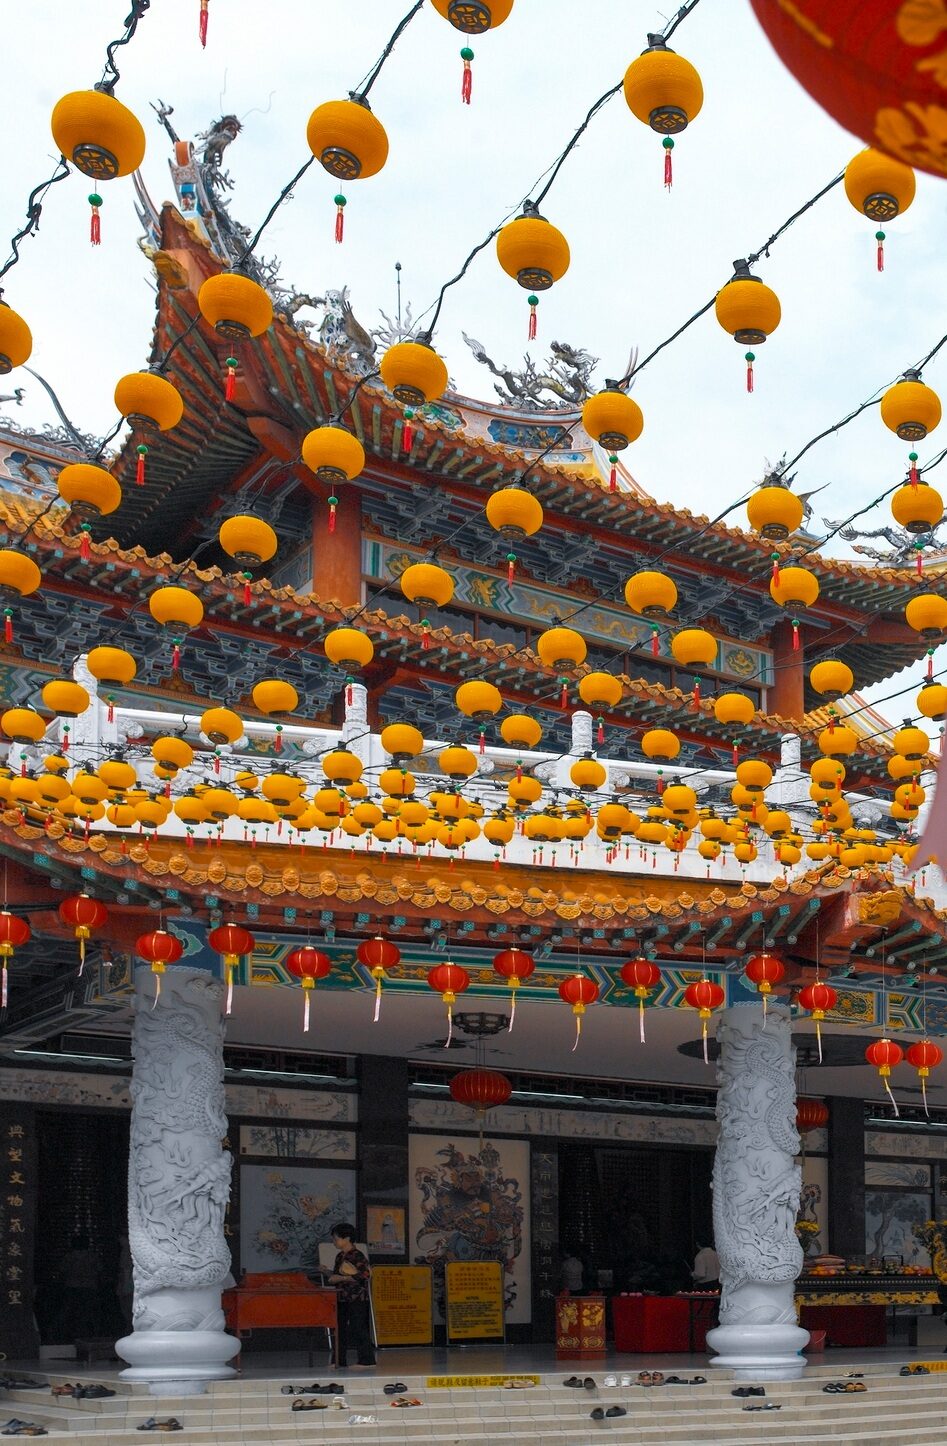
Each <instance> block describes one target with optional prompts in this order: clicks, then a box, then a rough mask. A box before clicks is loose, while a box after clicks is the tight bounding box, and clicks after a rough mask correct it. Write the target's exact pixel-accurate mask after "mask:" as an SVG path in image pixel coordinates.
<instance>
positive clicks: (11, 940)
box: [0, 909, 32, 1009]
mask: <svg viewBox="0 0 947 1446" xmlns="http://www.w3.org/2000/svg"><path fill="white" fill-rule="evenodd" d="M31 934H32V930H31V929H30V926H29V924H28V923H27V922H26V920H25V919H21V918H20V916H19V915H18V914H11V913H10V910H9V909H0V959H2V960H3V984H2V986H0V1008H3V1009H6V1007H7V966H8V964H9V962H10V960H11V959H12V958H13V951H14V949H18V948H19V947H20V945H21V944H25V943H26V941H27V939H29V938H30V936H31Z"/></svg>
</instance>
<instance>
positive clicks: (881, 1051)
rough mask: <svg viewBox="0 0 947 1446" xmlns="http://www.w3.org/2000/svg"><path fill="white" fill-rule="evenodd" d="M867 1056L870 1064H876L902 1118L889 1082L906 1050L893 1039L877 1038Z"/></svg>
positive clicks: (891, 1099)
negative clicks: (892, 1072)
mask: <svg viewBox="0 0 947 1446" xmlns="http://www.w3.org/2000/svg"><path fill="white" fill-rule="evenodd" d="M865 1058H866V1059H867V1061H868V1063H869V1064H872V1065H874V1067H875V1069H876V1070H877V1071H878V1073H879V1075H880V1076H881V1082H882V1084H883V1085H884V1087H885V1089H886V1090H887V1093H888V1099H889V1100H890V1101H891V1104H892V1106H893V1107H894V1113H895V1115H896V1116H898V1118H900V1115H898V1106H897V1103H896V1101H895V1098H894V1095H893V1094H892V1093H891V1086H890V1085H889V1084H888V1080H889V1078H890V1075H891V1071H892V1070H893V1069H894V1067H895V1065H896V1064H900V1063H901V1061H902V1059H903V1058H904V1050H903V1049H902V1048H901V1046H900V1044H895V1043H894V1041H893V1040H891V1039H876V1040H875V1042H874V1044H870V1045H869V1046H868V1048H867V1049H866V1050H865Z"/></svg>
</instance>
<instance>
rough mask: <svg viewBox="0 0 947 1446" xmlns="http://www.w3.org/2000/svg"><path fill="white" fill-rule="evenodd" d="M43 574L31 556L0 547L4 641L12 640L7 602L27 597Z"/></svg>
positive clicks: (0, 587) (11, 617)
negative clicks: (3, 603) (4, 603)
mask: <svg viewBox="0 0 947 1446" xmlns="http://www.w3.org/2000/svg"><path fill="white" fill-rule="evenodd" d="M42 580H43V575H42V573H41V572H40V570H39V568H38V567H37V566H36V563H35V562H34V561H33V559H32V558H31V557H27V555H26V553H25V552H17V551H15V550H14V549H13V548H10V547H4V548H0V600H2V601H4V602H6V603H7V604H8V605H7V606H6V607H5V608H4V609H3V635H4V641H5V642H8V643H12V642H13V608H12V607H10V606H9V603H10V602H12V601H13V600H15V599H17V598H22V597H28V596H29V594H30V593H33V592H35V591H36V589H37V588H38V587H39V585H40V583H41V582H42Z"/></svg>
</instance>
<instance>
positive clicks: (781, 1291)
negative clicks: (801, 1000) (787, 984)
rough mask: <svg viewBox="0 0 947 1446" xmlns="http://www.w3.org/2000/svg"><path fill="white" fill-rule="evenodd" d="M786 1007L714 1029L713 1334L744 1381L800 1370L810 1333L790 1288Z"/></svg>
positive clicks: (795, 1193) (790, 1086)
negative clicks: (716, 1312)
mask: <svg viewBox="0 0 947 1446" xmlns="http://www.w3.org/2000/svg"><path fill="white" fill-rule="evenodd" d="M790 1027H791V1020H790V1014H789V1011H788V1009H786V1008H785V1007H784V1006H782V1005H771V1006H770V1008H769V1011H768V1015H767V1017H766V1021H765V1027H764V1019H763V1010H762V1007H761V1006H759V1005H737V1006H735V1007H734V1008H731V1009H728V1010H725V1011H724V1013H723V1014H722V1015H721V1016H720V1022H719V1024H718V1025H717V1043H718V1044H719V1046H720V1060H719V1063H718V1065H717V1084H718V1087H719V1092H718V1095H717V1120H718V1123H719V1126H720V1133H719V1136H718V1139H717V1153H716V1158H715V1160H714V1172H713V1191H714V1240H715V1245H716V1250H717V1255H718V1257H719V1259H720V1282H721V1298H720V1324H719V1326H717V1327H716V1328H715V1329H714V1330H712V1331H709V1332H708V1333H707V1345H708V1347H709V1349H711V1350H712V1351H715V1352H716V1353H717V1354H716V1355H715V1357H714V1359H713V1360H712V1361H711V1364H712V1365H714V1366H727V1367H729V1368H730V1369H732V1370H735V1371H736V1372H737V1375H738V1377H739V1378H740V1379H742V1380H789V1379H791V1378H793V1377H795V1376H800V1375H802V1372H803V1371H804V1370H805V1367H806V1359H805V1357H804V1356H803V1355H802V1354H801V1352H802V1350H803V1348H804V1347H805V1346H806V1345H807V1344H808V1341H809V1333H808V1331H804V1330H802V1329H800V1327H799V1326H798V1325H797V1323H796V1307H795V1303H794V1300H793V1285H794V1283H795V1280H796V1277H797V1276H798V1275H799V1272H800V1270H801V1269H802V1247H801V1245H800V1244H799V1241H798V1239H797V1237H796V1230H795V1225H796V1216H797V1214H798V1210H799V1191H800V1188H801V1183H802V1182H801V1171H800V1169H799V1166H798V1165H797V1164H796V1163H795V1156H796V1154H797V1153H798V1151H799V1135H798V1132H797V1130H796V1085H795V1055H794V1050H793V1046H792V1040H791V1037H790Z"/></svg>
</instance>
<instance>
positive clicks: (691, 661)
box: [671, 628, 717, 708]
mask: <svg viewBox="0 0 947 1446" xmlns="http://www.w3.org/2000/svg"><path fill="white" fill-rule="evenodd" d="M671 653H672V655H673V657H674V661H675V662H677V663H679V664H680V665H681V667H682V668H693V669H694V670H695V674H694V693H693V697H694V706H695V708H696V707H698V706H699V705H700V676H699V675H698V674H697V672H696V669H698V668H702V667H703V668H710V667H713V665H714V663H716V661H717V639H716V638H715V637H714V636H713V634H712V633H708V632H707V631H706V630H705V629H704V628H683V629H682V630H681V631H680V632H679V633H674V635H673V636H672V638H671Z"/></svg>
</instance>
